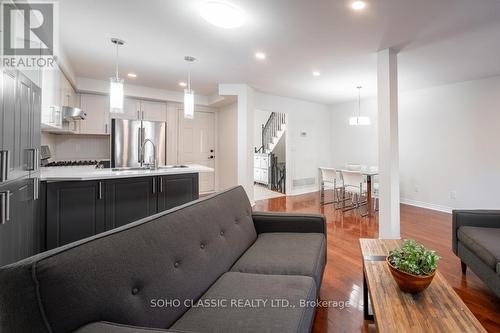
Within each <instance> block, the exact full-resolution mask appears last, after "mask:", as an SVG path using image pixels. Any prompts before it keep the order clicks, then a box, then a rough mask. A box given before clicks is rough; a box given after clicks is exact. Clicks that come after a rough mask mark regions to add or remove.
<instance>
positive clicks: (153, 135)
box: [111, 119, 167, 168]
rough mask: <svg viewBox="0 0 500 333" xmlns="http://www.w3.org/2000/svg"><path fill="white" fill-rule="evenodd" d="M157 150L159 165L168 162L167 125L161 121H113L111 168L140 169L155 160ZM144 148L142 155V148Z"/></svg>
mask: <svg viewBox="0 0 500 333" xmlns="http://www.w3.org/2000/svg"><path fill="white" fill-rule="evenodd" d="M148 139H149V140H151V141H152V142H153V143H154V145H155V148H156V159H157V163H158V165H165V164H166V162H167V123H166V122H160V121H146V120H127V119H112V121H111V167H112V168H123V167H139V166H141V164H142V165H144V164H151V163H152V162H153V160H154V155H153V151H154V148H153V145H152V144H151V143H150V142H147V143H145V142H146V141H147V140H148ZM142 147H144V149H143V151H142V154H141V148H142Z"/></svg>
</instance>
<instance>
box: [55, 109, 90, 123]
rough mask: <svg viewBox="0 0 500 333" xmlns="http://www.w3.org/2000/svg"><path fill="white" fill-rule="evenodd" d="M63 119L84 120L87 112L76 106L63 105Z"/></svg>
mask: <svg viewBox="0 0 500 333" xmlns="http://www.w3.org/2000/svg"><path fill="white" fill-rule="evenodd" d="M61 109H62V117H63V120H66V121H71V120H84V119H85V117H86V116H87V114H86V113H85V112H83V111H82V110H81V109H79V108H74V107H71V106H63V107H62V108H61Z"/></svg>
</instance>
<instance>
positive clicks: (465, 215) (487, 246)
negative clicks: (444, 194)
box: [452, 210, 500, 297]
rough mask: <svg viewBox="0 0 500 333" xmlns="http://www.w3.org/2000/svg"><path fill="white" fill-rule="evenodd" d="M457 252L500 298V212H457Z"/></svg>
mask: <svg viewBox="0 0 500 333" xmlns="http://www.w3.org/2000/svg"><path fill="white" fill-rule="evenodd" d="M452 238H453V252H454V253H455V254H456V255H457V256H458V257H460V260H461V263H462V273H463V274H465V273H466V272H467V267H470V268H471V269H472V270H473V271H474V273H476V275H477V276H479V278H481V280H483V282H484V283H486V285H488V286H489V287H490V288H491V290H493V292H494V293H495V294H496V295H497V296H498V297H500V211H492V210H456V211H453V235H452Z"/></svg>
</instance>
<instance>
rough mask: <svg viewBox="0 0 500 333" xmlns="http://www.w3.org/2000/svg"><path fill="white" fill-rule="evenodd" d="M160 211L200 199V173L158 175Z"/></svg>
mask: <svg viewBox="0 0 500 333" xmlns="http://www.w3.org/2000/svg"><path fill="white" fill-rule="evenodd" d="M158 182H159V184H158V211H159V212H161V211H164V210H167V209H170V208H174V207H177V206H180V205H183V204H185V203H187V202H190V201H193V200H196V199H198V193H199V191H198V174H197V173H194V174H186V175H167V176H159V177H158Z"/></svg>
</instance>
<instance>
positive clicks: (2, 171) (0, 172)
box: [0, 150, 10, 182]
mask: <svg viewBox="0 0 500 333" xmlns="http://www.w3.org/2000/svg"><path fill="white" fill-rule="evenodd" d="M9 168H10V152H9V151H8V150H0V182H4V181H6V180H7V179H9Z"/></svg>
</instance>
